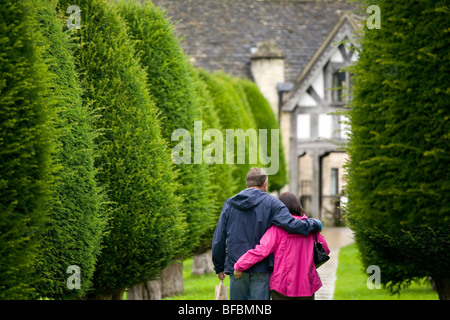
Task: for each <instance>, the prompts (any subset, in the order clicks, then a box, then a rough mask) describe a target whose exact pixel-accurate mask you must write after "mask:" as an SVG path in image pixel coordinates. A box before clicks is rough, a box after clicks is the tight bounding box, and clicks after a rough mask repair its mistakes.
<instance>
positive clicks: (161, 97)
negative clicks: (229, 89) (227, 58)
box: [117, 1, 217, 255]
mask: <svg viewBox="0 0 450 320" xmlns="http://www.w3.org/2000/svg"><path fill="white" fill-rule="evenodd" d="M117 7H118V9H119V12H120V14H121V15H122V16H123V17H124V18H125V20H126V21H127V23H128V29H129V33H130V36H131V37H132V39H134V40H137V42H136V48H137V50H138V51H139V55H140V62H141V64H142V66H143V67H144V68H145V70H146V72H147V81H148V83H149V85H150V93H151V95H152V97H153V98H154V99H155V103H156V106H157V108H158V110H159V112H160V114H161V119H162V120H161V127H162V133H163V137H164V138H165V139H166V141H167V142H168V144H169V146H170V148H171V149H172V150H174V147H175V146H177V145H178V144H179V143H180V141H179V140H177V139H180V140H183V142H185V140H184V139H186V137H184V138H180V137H178V136H176V137H173V134H174V133H175V132H176V130H177V129H185V130H187V131H188V132H189V135H188V136H187V138H188V139H190V141H189V147H187V148H188V149H189V150H183V155H184V152H187V151H190V152H191V157H187V158H188V159H189V161H188V163H186V162H185V161H183V162H182V163H179V164H177V166H176V167H177V169H178V170H179V180H178V181H179V183H180V188H179V189H178V191H177V193H178V194H179V195H181V196H183V197H184V201H183V206H182V211H183V212H185V213H186V219H187V222H188V228H187V230H186V235H185V239H184V244H183V248H184V252H183V254H184V255H190V254H192V251H193V249H194V248H195V247H196V246H197V245H198V243H199V241H200V238H201V236H202V235H203V234H204V233H205V231H206V230H207V229H209V228H210V226H211V225H212V224H213V223H214V222H213V220H212V214H211V213H212V212H213V211H214V210H215V208H216V207H217V204H216V203H215V202H214V198H213V192H212V185H211V182H210V180H211V173H210V172H209V170H208V167H207V165H206V164H205V163H203V161H200V162H201V163H196V162H198V161H196V160H195V152H200V153H201V150H195V149H194V143H195V142H194V130H193V128H194V122H195V121H201V120H202V106H201V104H200V102H199V100H198V97H197V96H196V92H195V87H194V84H193V82H194V81H195V80H194V79H193V76H192V66H191V65H190V63H189V61H188V58H187V56H186V55H185V54H184V52H183V50H182V48H181V46H180V43H179V41H178V39H177V37H176V36H175V34H174V28H173V25H172V23H171V22H170V21H169V20H168V19H167V17H166V14H165V12H164V11H163V10H162V9H161V8H159V7H157V6H154V5H153V4H152V3H151V2H150V1H148V2H145V3H140V2H138V1H120V2H118V3H117ZM197 156H201V154H199V155H197Z"/></svg>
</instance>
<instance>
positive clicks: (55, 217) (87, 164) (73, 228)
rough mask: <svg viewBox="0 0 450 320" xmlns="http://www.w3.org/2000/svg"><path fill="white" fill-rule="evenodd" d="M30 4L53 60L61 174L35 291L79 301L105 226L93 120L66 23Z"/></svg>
mask: <svg viewBox="0 0 450 320" xmlns="http://www.w3.org/2000/svg"><path fill="white" fill-rule="evenodd" d="M34 3H35V4H36V8H39V10H37V15H38V21H39V29H40V30H41V32H42V34H43V36H44V38H45V41H44V42H42V43H41V44H40V45H41V46H42V47H44V48H46V55H47V56H49V57H52V60H51V62H49V70H50V71H51V72H53V73H54V74H55V77H54V80H53V82H52V92H53V93H54V95H55V97H56V98H57V104H56V105H55V106H54V108H56V111H57V112H58V117H59V122H58V124H59V130H60V136H59V139H58V142H59V144H58V148H57V152H56V154H55V160H54V164H55V165H56V166H58V167H59V168H60V169H59V171H58V174H57V175H56V181H55V182H56V183H55V191H54V192H53V197H54V198H55V203H54V205H53V207H52V208H51V209H50V214H49V222H48V224H47V228H46V230H47V231H46V232H45V233H44V234H43V238H44V239H43V244H42V246H41V249H40V255H41V256H42V263H41V264H40V265H39V267H38V268H37V272H36V274H37V276H38V282H37V283H36V284H35V288H36V290H37V291H38V293H39V296H40V297H43V298H52V299H73V298H78V299H79V298H82V297H83V296H84V294H85V293H86V290H88V289H89V288H90V287H91V280H92V275H93V273H94V269H95V263H96V260H97V256H98V254H99V252H100V242H101V238H102V232H103V230H104V226H105V222H106V221H105V219H106V217H105V216H104V212H103V210H102V207H101V206H102V202H103V201H104V200H103V197H102V194H101V191H100V188H99V187H98V186H97V182H96V180H95V175H96V170H95V168H94V157H95V153H94V152H95V144H94V139H95V138H96V137H97V133H96V131H95V130H94V129H93V126H92V121H93V118H94V114H93V113H92V111H91V110H90V109H89V108H88V106H87V105H85V104H83V100H82V91H81V86H80V83H79V80H78V75H77V73H76V72H75V65H74V61H73V57H72V48H71V44H70V42H69V38H68V34H67V33H65V32H64V31H63V30H64V29H67V26H66V20H64V21H61V18H60V19H57V17H56V2H49V1H43V0H39V1H34ZM77 268H78V269H77ZM74 271H76V272H78V271H79V274H73V272H74ZM77 277H79V279H78V278H77ZM68 278H70V279H68ZM72 279H73V280H72ZM67 280H69V285H68V284H67ZM78 280H79V281H78ZM75 289H76V290H75Z"/></svg>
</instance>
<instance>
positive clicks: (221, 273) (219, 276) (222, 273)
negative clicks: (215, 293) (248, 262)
mask: <svg viewBox="0 0 450 320" xmlns="http://www.w3.org/2000/svg"><path fill="white" fill-rule="evenodd" d="M217 278H219V279H220V280H223V279H225V273H224V272H219V273H218V274H217Z"/></svg>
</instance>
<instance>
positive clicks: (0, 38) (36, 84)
mask: <svg viewBox="0 0 450 320" xmlns="http://www.w3.org/2000/svg"><path fill="white" fill-rule="evenodd" d="M34 13H35V8H34V6H33V4H32V3H30V2H29V1H2V2H1V3H0V257H1V264H0V299H29V298H33V297H34V296H35V291H34V289H33V288H32V285H31V283H32V281H35V280H36V277H35V276H34V274H33V273H34V271H35V268H36V265H37V263H38V262H39V255H38V249H39V246H40V243H41V235H42V233H43V232H44V227H45V222H46V218H47V215H48V210H49V207H50V206H51V204H52V200H51V192H52V185H53V178H52V175H53V174H54V173H55V172H56V168H55V167H54V166H53V165H52V154H53V153H54V152H55V148H56V146H55V139H56V138H57V133H58V132H57V130H55V129H54V127H55V123H56V121H57V120H56V112H55V108H54V106H55V102H56V101H55V99H54V97H53V96H52V94H50V92H51V90H50V89H51V84H52V79H53V76H52V74H51V73H50V72H49V70H48V67H47V64H46V60H45V58H44V52H43V49H42V48H41V47H39V46H38V43H40V41H42V38H41V37H42V36H41V34H40V33H39V32H38V31H36V30H38V27H37V21H36V17H35V15H34Z"/></svg>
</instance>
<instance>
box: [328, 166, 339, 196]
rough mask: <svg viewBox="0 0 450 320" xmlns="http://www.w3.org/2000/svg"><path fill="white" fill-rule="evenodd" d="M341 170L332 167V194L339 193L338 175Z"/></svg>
mask: <svg viewBox="0 0 450 320" xmlns="http://www.w3.org/2000/svg"><path fill="white" fill-rule="evenodd" d="M338 174H339V170H338V169H337V168H332V169H331V180H330V181H331V182H330V184H331V190H330V195H331V196H337V194H338V177H339V175H338Z"/></svg>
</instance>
